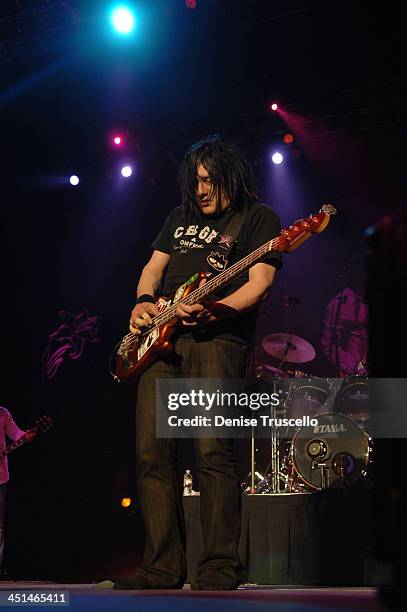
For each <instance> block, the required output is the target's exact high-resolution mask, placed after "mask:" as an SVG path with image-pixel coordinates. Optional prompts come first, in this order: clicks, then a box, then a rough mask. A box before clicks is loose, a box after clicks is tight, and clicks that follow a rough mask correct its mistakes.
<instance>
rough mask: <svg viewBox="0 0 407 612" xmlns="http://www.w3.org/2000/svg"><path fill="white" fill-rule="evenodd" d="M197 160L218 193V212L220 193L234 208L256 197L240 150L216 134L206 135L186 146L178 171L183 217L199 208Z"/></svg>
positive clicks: (249, 204)
mask: <svg viewBox="0 0 407 612" xmlns="http://www.w3.org/2000/svg"><path fill="white" fill-rule="evenodd" d="M200 164H202V165H203V166H204V168H205V170H206V171H207V173H208V174H209V177H210V179H211V181H212V190H213V192H214V193H216V194H217V200H218V209H217V212H220V211H221V195H222V193H223V194H224V195H225V196H226V198H227V199H228V200H229V202H230V203H231V206H232V208H234V209H236V210H241V209H242V208H244V207H248V206H251V205H252V204H255V203H256V202H257V201H258V197H257V195H256V182H255V180H254V176H253V172H252V169H251V166H250V164H249V163H248V161H247V160H246V159H245V158H244V156H243V155H242V153H241V152H240V151H239V150H238V149H237V147H236V146H235V145H234V144H232V143H231V142H228V141H227V140H225V139H223V138H222V137H221V136H219V135H218V134H215V135H213V136H207V137H206V138H204V139H203V140H200V141H199V142H197V143H195V144H193V145H192V146H191V147H190V148H189V149H188V150H187V152H186V153H185V155H184V159H183V160H182V163H181V166H180V170H179V174H178V179H179V184H180V189H181V198H182V211H183V217H184V219H185V220H186V221H189V220H191V218H192V217H193V216H195V215H196V213H197V212H199V210H200V208H199V205H198V201H197V196H196V186H197V179H196V172H197V168H198V166H199V165H200Z"/></svg>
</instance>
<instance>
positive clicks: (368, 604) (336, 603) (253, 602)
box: [0, 581, 385, 612]
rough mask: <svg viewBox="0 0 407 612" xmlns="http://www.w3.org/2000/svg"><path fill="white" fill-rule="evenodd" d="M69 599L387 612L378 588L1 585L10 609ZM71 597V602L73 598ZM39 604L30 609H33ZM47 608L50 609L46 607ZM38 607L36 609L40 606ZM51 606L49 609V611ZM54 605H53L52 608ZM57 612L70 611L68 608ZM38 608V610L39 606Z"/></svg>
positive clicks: (219, 610)
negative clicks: (35, 597)
mask: <svg viewBox="0 0 407 612" xmlns="http://www.w3.org/2000/svg"><path fill="white" fill-rule="evenodd" d="M56 591H58V592H64V593H65V594H67V595H68V596H69V609H70V610H88V611H92V612H93V610H97V611H98V612H105V611H106V612H116V611H117V612H122V611H123V612H124V611H127V610H137V611H138V612H161V611H162V612H164V610H165V611H167V612H190V611H192V610H193V612H197V611H204V610H210V612H225V611H226V610H228V609H230V607H231V606H233V610H234V612H240V611H242V612H243V611H247V610H250V612H256V611H258V612H263V611H266V610H267V611H270V610H271V611H275V612H286V611H287V612H288V611H291V610H292V611H298V612H314V611H315V612H317V611H318V612H323V611H325V610H326V611H329V612H341V611H343V610H349V611H351V610H355V611H356V610H358V611H359V612H360V611H362V610H363V611H366V610H369V611H370V610H373V611H381V612H384V610H385V608H384V607H383V606H382V605H381V603H380V601H379V598H378V595H377V592H376V589H373V588H366V587H361V588H355V587H351V588H315V587H312V588H311V587H309V588H303V587H299V586H295V587H292V586H273V585H269V586H268V585H261V586H254V585H245V586H243V587H240V588H239V589H238V590H237V591H228V592H219V591H205V592H203V591H191V590H190V589H189V586H188V585H186V586H185V587H184V588H183V589H182V590H176V591H164V590H161V591H159V590H157V591H114V590H110V589H102V588H100V587H99V586H98V585H97V584H66V583H56V582H21V581H20V582H11V581H10V582H1V583H0V607H3V606H6V609H7V608H8V609H11V608H16V607H21V604H20V606H18V604H16V603H15V604H14V605H13V604H10V605H9V604H8V603H7V601H8V600H7V597H8V596H9V593H20V594H25V595H26V597H27V595H28V594H30V593H31V592H32V593H34V594H35V593H37V594H39V593H45V594H47V593H48V594H49V593H55V592H56ZM67 598H68V597H66V599H67ZM34 605H35V604H31V605H27V604H26V605H24V607H31V606H34ZM43 605H44V604H43ZM37 606H38V604H36V607H37ZM44 607H45V606H44ZM46 607H50V605H49V604H48V606H46ZM52 607H53V608H54V609H55V608H56V607H58V608H67V607H68V606H67V605H66V604H65V605H62V604H60V603H59V604H53V605H52ZM37 609H38V607H37Z"/></svg>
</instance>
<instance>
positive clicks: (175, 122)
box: [0, 0, 407, 580]
mask: <svg viewBox="0 0 407 612" xmlns="http://www.w3.org/2000/svg"><path fill="white" fill-rule="evenodd" d="M134 5H135V7H138V11H139V27H138V28H137V30H136V32H135V34H134V36H133V37H132V38H131V39H128V40H125V39H122V38H118V37H116V36H114V35H112V33H111V31H110V27H109V24H108V23H107V19H106V14H107V13H106V11H107V9H108V7H109V6H110V5H109V3H107V2H106V3H105V2H100V1H97V2H96V1H93V2H92V1H87V0H70V1H69V2H65V3H63V2H46V1H45V0H41V1H40V0H38V1H37V0H32V1H28V0H27V1H26V0H19V1H17V0H14V1H12V0H3V1H2V2H1V6H0V35H1V39H0V73H1V93H0V109H1V119H0V121H1V124H0V128H1V137H2V153H3V154H2V164H1V169H2V180H1V185H2V189H1V241H0V244H1V251H2V258H1V261H2V284H1V289H2V298H1V305H2V331H3V341H2V347H3V351H2V353H3V367H2V377H1V381H2V384H1V393H0V403H1V404H2V405H4V406H6V407H7V408H8V409H9V410H10V411H11V412H12V413H13V415H14V417H15V419H16V421H17V422H18V424H19V425H20V426H21V427H23V428H27V427H30V426H31V425H32V424H33V423H34V421H35V419H36V418H37V417H38V416H40V415H41V414H43V413H47V414H50V415H51V416H52V417H53V419H54V428H53V430H52V431H50V432H48V433H44V434H43V436H42V437H41V439H38V440H36V441H34V442H33V443H32V444H30V445H27V446H25V447H23V448H21V449H20V450H18V451H16V452H15V453H14V454H13V455H11V456H10V467H11V472H12V479H11V481H10V485H9V491H8V508H7V530H6V535H7V544H6V546H7V547H6V557H5V565H6V566H7V568H8V570H9V572H10V575H12V576H13V577H16V578H41V579H47V578H49V579H58V580H89V579H99V578H105V577H111V576H116V575H119V574H126V573H128V572H130V571H131V570H132V569H133V567H134V565H135V564H136V563H137V561H138V559H139V557H140V554H141V549H142V530H141V523H140V516H139V509H138V502H137V499H136V496H135V482H134V445H133V435H134V434H133V419H134V404H135V390H136V389H135V386H134V385H128V386H123V385H116V384H115V383H114V382H113V380H112V379H111V377H110V376H109V372H108V356H109V353H110V351H111V349H112V347H113V346H114V344H115V343H116V342H117V341H118V340H119V339H120V338H121V336H122V335H123V333H125V332H126V326H127V321H128V318H129V311H130V309H131V307H132V305H133V302H134V295H135V289H136V284H137V279H138V276H139V274H140V271H141V269H142V266H143V265H144V263H145V261H146V259H147V258H148V256H149V253H150V247H149V245H150V243H151V242H152V240H153V238H154V237H155V235H156V234H157V233H158V231H159V230H160V228H161V225H162V222H163V220H164V218H165V217H166V216H167V214H168V213H169V212H170V211H171V209H172V208H173V206H175V205H178V203H179V198H178V191H177V183H176V173H177V168H178V163H179V161H180V159H181V156H182V153H183V152H184V150H185V148H186V147H187V146H188V145H189V144H191V143H192V142H195V141H196V140H198V139H199V138H201V137H204V136H206V135H207V134H209V133H214V132H220V133H223V134H226V135H227V136H229V137H231V138H232V139H234V140H235V141H236V142H237V143H238V144H239V145H240V147H241V148H242V150H244V151H245V152H246V154H247V157H248V158H249V160H250V161H251V162H252V163H253V166H254V169H255V173H256V177H257V179H258V183H259V192H260V196H261V200H262V201H264V202H267V203H269V204H270V205H272V206H273V208H274V209H275V210H276V211H277V213H278V214H279V215H280V217H281V220H282V223H283V225H287V224H290V223H291V222H292V221H293V220H294V219H298V218H300V217H303V216H307V215H308V214H310V213H312V212H314V211H316V210H317V209H318V208H319V206H320V205H321V204H322V203H324V202H327V201H328V202H332V203H334V204H335V206H336V207H337V208H338V211H339V212H338V215H337V217H336V218H334V219H333V221H332V223H331V225H330V226H329V227H328V229H327V230H326V231H325V232H324V233H323V234H321V235H320V236H318V237H315V238H313V239H312V240H310V241H309V242H307V243H306V244H305V245H304V246H303V247H301V251H298V252H295V253H293V254H292V255H290V256H287V257H286V258H285V263H284V268H283V271H282V272H281V273H280V275H279V277H278V279H277V281H276V283H275V287H274V289H273V291H272V294H271V296H270V298H269V300H268V302H267V303H266V304H265V307H264V312H263V314H262V315H261V317H260V319H259V325H258V339H257V347H259V346H260V342H261V338H262V337H263V336H264V335H265V334H267V333H273V332H281V331H285V332H292V333H294V334H298V335H300V336H301V337H304V338H305V339H307V340H308V341H309V342H311V343H312V344H313V346H314V347H315V349H316V352H317V357H316V359H315V360H314V361H313V362H311V363H309V364H304V368H303V369H306V371H307V372H309V373H312V374H314V375H317V376H328V375H334V374H335V369H334V367H333V366H332V364H330V363H329V362H328V361H327V360H326V358H325V357H324V355H323V353H322V350H321V346H320V338H321V331H322V321H323V316H324V310H325V307H326V305H327V304H328V302H329V301H330V300H331V299H332V298H333V297H334V295H335V294H336V293H337V292H338V291H339V290H341V289H343V288H344V287H345V286H346V285H348V284H349V282H350V278H351V279H352V282H355V283H356V284H357V285H359V288H360V290H361V291H363V288H362V287H363V269H364V258H365V249H366V247H365V236H364V231H365V230H366V228H368V227H369V226H371V225H372V224H374V223H375V222H376V221H377V220H378V219H379V218H380V217H382V216H383V215H385V214H391V215H394V216H395V217H396V218H398V217H400V216H401V215H402V214H403V210H404V192H405V186H406V185H405V183H406V178H405V177H406V173H405V162H406V156H405V140H406V135H407V131H406V106H405V102H406V97H407V96H406V76H407V75H406V71H405V62H404V57H403V52H402V51H403V48H402V25H401V24H402V23H403V22H402V19H401V15H400V14H399V12H398V11H399V9H398V8H396V6H397V5H396V3H392V2H390V3H386V4H384V5H383V4H382V5H380V6H379V5H377V6H376V5H373V4H370V3H369V4H366V3H356V2H353V1H346V0H345V1H341V2H339V1H335V0H333V1H330V2H320V1H318V0H317V1H315V2H309V1H307V0H303V1H302V2H301V1H298V2H296V1H292V0H289V1H284V2H274V1H267V0H264V1H261V0H252V1H248V0H217V1H216V0H198V1H197V6H196V9H194V10H189V9H188V8H186V6H185V3H184V1H183V0H172V1H167V2H165V1H160V0H157V1H154V0H151V1H144V2H139V3H134ZM274 100H277V101H278V102H279V104H280V106H281V108H282V113H281V114H278V113H271V112H270V111H269V109H268V105H269V103H270V102H271V101H274ZM286 122H287V123H286ZM287 129H289V130H291V131H292V132H293V133H294V134H295V135H296V141H295V142H294V144H293V145H290V146H286V145H283V144H281V138H282V135H283V133H284V132H285V131H287ZM114 130H119V131H122V132H123V133H126V145H125V147H124V148H123V149H121V150H120V151H113V150H112V148H111V146H110V144H109V137H110V136H111V134H112V133H113V132H114ZM273 147H278V148H279V150H280V151H281V152H283V153H284V154H285V157H286V159H285V163H284V165H282V166H279V167H277V166H272V164H271V163H270V159H269V154H270V151H271V150H272V149H273ZM273 150H274V149H273ZM122 161H134V162H135V165H136V172H135V175H134V176H133V177H132V178H131V179H130V180H129V181H124V180H123V179H121V178H118V169H119V168H120V164H121V162H122ZM73 172H75V173H77V174H78V175H79V176H80V177H81V184H80V186H79V187H77V188H73V187H71V186H70V185H69V184H68V183H67V177H68V176H69V175H70V174H71V173H73ZM282 295H289V296H295V297H298V298H299V299H300V300H301V302H300V303H299V304H296V305H295V306H292V307H290V308H288V309H287V308H282V307H281V299H280V298H281V296H282ZM388 299H389V300H391V299H394V296H392V295H389V296H388ZM83 307H87V308H88V309H89V312H90V313H91V314H92V315H96V316H98V317H100V321H99V325H98V328H99V336H100V338H101V340H100V341H99V342H96V343H93V344H86V346H85V349H84V352H83V355H82V356H81V358H80V359H78V360H76V361H72V360H67V361H64V363H63V364H62V365H61V367H60V369H59V371H58V373H57V374H56V376H55V378H54V379H53V380H52V381H50V382H49V383H45V382H44V379H43V374H42V371H41V358H42V355H43V353H44V350H45V348H46V346H47V338H48V335H49V334H50V333H51V332H53V331H54V330H55V329H56V328H57V326H58V324H59V322H60V319H59V316H58V313H59V311H60V310H61V309H65V310H67V311H69V312H72V313H73V314H75V315H76V314H78V313H79V312H80V311H81V310H82V308H83ZM392 333H396V331H395V330H393V329H392V327H391V325H390V323H389V334H392ZM260 353H261V351H260ZM262 357H263V359H265V355H262ZM270 363H274V362H273V361H272V359H270ZM240 455H241V462H240V463H241V464H240V470H241V473H242V476H243V475H245V474H246V473H247V472H248V471H249V455H245V452H244V451H243V452H241V453H240ZM191 466H193V463H192V459H191V455H190V449H188V450H187V451H186V453H185V454H184V455H183V456H182V457H181V462H180V472H181V473H182V472H183V471H184V470H185V468H188V467H191ZM123 495H130V496H131V497H132V498H133V499H134V505H133V506H131V508H130V509H122V508H121V506H120V500H121V498H122V496H123Z"/></svg>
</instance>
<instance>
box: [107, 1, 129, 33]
mask: <svg viewBox="0 0 407 612" xmlns="http://www.w3.org/2000/svg"><path fill="white" fill-rule="evenodd" d="M111 21H112V25H113V27H114V29H115V30H116V31H117V32H118V33H119V34H130V32H131V31H132V30H133V28H134V26H135V17H134V14H133V12H132V11H131V10H130V9H129V8H128V7H127V6H124V5H122V6H117V7H116V8H114V9H113V10H112V14H111Z"/></svg>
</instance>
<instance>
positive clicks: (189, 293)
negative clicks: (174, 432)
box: [110, 204, 336, 382]
mask: <svg viewBox="0 0 407 612" xmlns="http://www.w3.org/2000/svg"><path fill="white" fill-rule="evenodd" d="M335 213H336V208H335V207H334V206H332V204H324V205H323V206H322V208H321V209H320V211H319V212H318V213H316V214H315V215H310V216H309V217H308V218H307V219H301V220H299V221H296V222H295V223H293V224H292V225H290V227H288V228H286V229H283V230H281V232H280V234H279V235H278V236H277V237H276V238H273V239H272V240H270V241H268V242H266V243H265V244H263V245H262V246H261V247H259V248H258V249H256V250H255V251H253V252H252V253H249V255H246V257H244V258H243V259H241V260H240V261H238V262H236V263H235V264H233V265H232V266H231V267H230V268H226V270H224V271H223V272H222V273H221V274H218V275H217V276H215V277H213V278H210V275H209V274H208V273H206V272H200V273H197V274H194V276H192V277H191V278H189V279H188V280H187V281H186V282H185V283H184V284H183V285H181V286H180V287H178V289H177V291H176V292H175V296H174V298H173V299H172V300H169V299H167V298H164V297H161V298H159V299H158V301H157V302H156V305H157V308H158V311H159V314H158V315H156V316H155V317H154V318H153V319H152V323H151V324H150V325H146V326H145V327H143V332H142V333H141V334H134V333H133V332H130V333H128V334H126V335H125V336H124V338H122V340H121V341H120V342H119V343H118V344H117V345H116V346H115V348H114V350H113V352H112V354H111V356H110V373H111V374H112V376H113V378H114V379H115V380H116V381H118V382H131V381H134V380H135V379H137V378H138V377H139V376H140V375H141V374H142V373H143V372H144V371H145V370H146V369H147V368H148V367H149V366H150V365H151V364H152V363H154V361H156V360H157V359H159V358H160V357H161V356H163V355H165V354H168V353H169V352H171V351H172V350H173V343H172V342H171V340H172V338H173V336H174V334H175V332H176V329H177V326H178V324H179V319H178V317H177V315H176V308H177V305H178V304H179V303H180V302H182V303H183V304H187V305H192V304H200V303H203V302H204V301H205V300H207V299H208V297H209V296H210V295H211V294H214V293H215V292H216V290H217V289H219V288H221V287H224V286H225V285H227V284H228V283H230V282H231V281H232V280H233V279H234V278H236V277H237V276H240V275H241V274H243V273H244V272H245V271H246V270H248V269H249V268H250V267H251V266H253V265H254V264H256V263H258V262H260V261H261V260H262V258H263V257H264V256H265V255H267V254H268V253H270V252H273V251H274V252H280V253H290V252H291V251H294V250H295V249H296V248H298V247H299V246H300V245H301V244H302V243H303V242H305V240H307V239H308V238H309V237H310V236H311V235H312V234H320V233H321V232H322V231H323V230H324V229H325V228H326V227H327V225H328V223H329V220H330V217H331V215H334V214H335ZM204 278H205V279H207V282H206V283H205V284H203V285H201V286H200V281H201V280H202V279H204Z"/></svg>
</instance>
